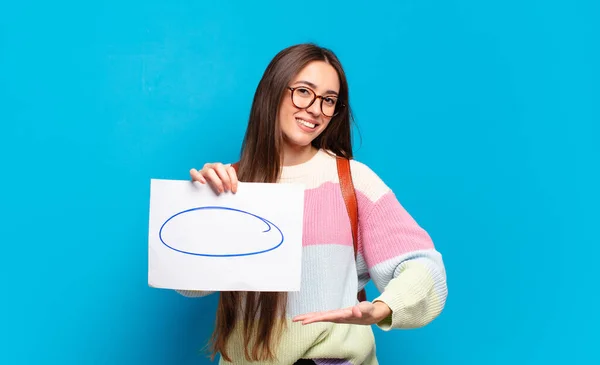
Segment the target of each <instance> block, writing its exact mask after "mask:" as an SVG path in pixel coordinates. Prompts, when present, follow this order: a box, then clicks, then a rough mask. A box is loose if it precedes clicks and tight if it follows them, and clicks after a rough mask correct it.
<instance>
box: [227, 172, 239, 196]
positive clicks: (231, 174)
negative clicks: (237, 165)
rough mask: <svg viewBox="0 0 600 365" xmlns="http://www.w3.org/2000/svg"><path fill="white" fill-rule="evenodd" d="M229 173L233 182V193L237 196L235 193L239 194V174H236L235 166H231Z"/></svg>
mask: <svg viewBox="0 0 600 365" xmlns="http://www.w3.org/2000/svg"><path fill="white" fill-rule="evenodd" d="M227 173H228V174H229V179H230V180H231V191H232V192H233V193H234V194H235V193H237V188H238V178H237V172H235V169H234V168H233V166H231V165H230V166H229V167H228V168H227Z"/></svg>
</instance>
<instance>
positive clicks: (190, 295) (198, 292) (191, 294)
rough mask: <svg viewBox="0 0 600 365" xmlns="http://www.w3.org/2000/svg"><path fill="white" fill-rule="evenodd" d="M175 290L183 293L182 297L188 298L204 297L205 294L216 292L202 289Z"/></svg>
mask: <svg viewBox="0 0 600 365" xmlns="http://www.w3.org/2000/svg"><path fill="white" fill-rule="evenodd" d="M175 291H176V292H177V293H179V294H181V295H183V296H184V297H188V298H198V297H205V296H207V295H211V294H212V293H216V292H214V291H202V290H179V289H175Z"/></svg>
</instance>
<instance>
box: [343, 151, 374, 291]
mask: <svg viewBox="0 0 600 365" xmlns="http://www.w3.org/2000/svg"><path fill="white" fill-rule="evenodd" d="M337 170H338V177H339V179H340V188H341V190H342V196H343V197H344V203H345V204H346V210H347V211H348V217H349V218H350V225H351V227H352V244H353V245H354V259H356V256H357V255H358V202H357V200H356V191H355V190H354V183H353V181H352V173H351V172H350V160H349V159H347V158H344V157H340V156H338V157H337ZM357 298H358V301H359V302H364V301H366V300H367V293H366V291H365V289H362V290H361V291H360V292H359V293H358V296H357Z"/></svg>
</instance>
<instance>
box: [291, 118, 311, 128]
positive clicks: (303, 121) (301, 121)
mask: <svg viewBox="0 0 600 365" xmlns="http://www.w3.org/2000/svg"><path fill="white" fill-rule="evenodd" d="M296 121H297V122H298V123H300V124H302V125H304V126H307V127H308V128H314V127H315V124H312V123H309V122H307V121H305V120H302V119H300V118H296Z"/></svg>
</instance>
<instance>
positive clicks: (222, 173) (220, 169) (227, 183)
mask: <svg viewBox="0 0 600 365" xmlns="http://www.w3.org/2000/svg"><path fill="white" fill-rule="evenodd" d="M213 169H214V170H215V171H216V172H217V175H219V178H221V182H222V184H223V185H222V186H223V188H224V189H225V191H228V190H231V179H230V178H229V174H228V173H227V170H226V169H225V166H223V164H221V163H218V164H214V165H213Z"/></svg>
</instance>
